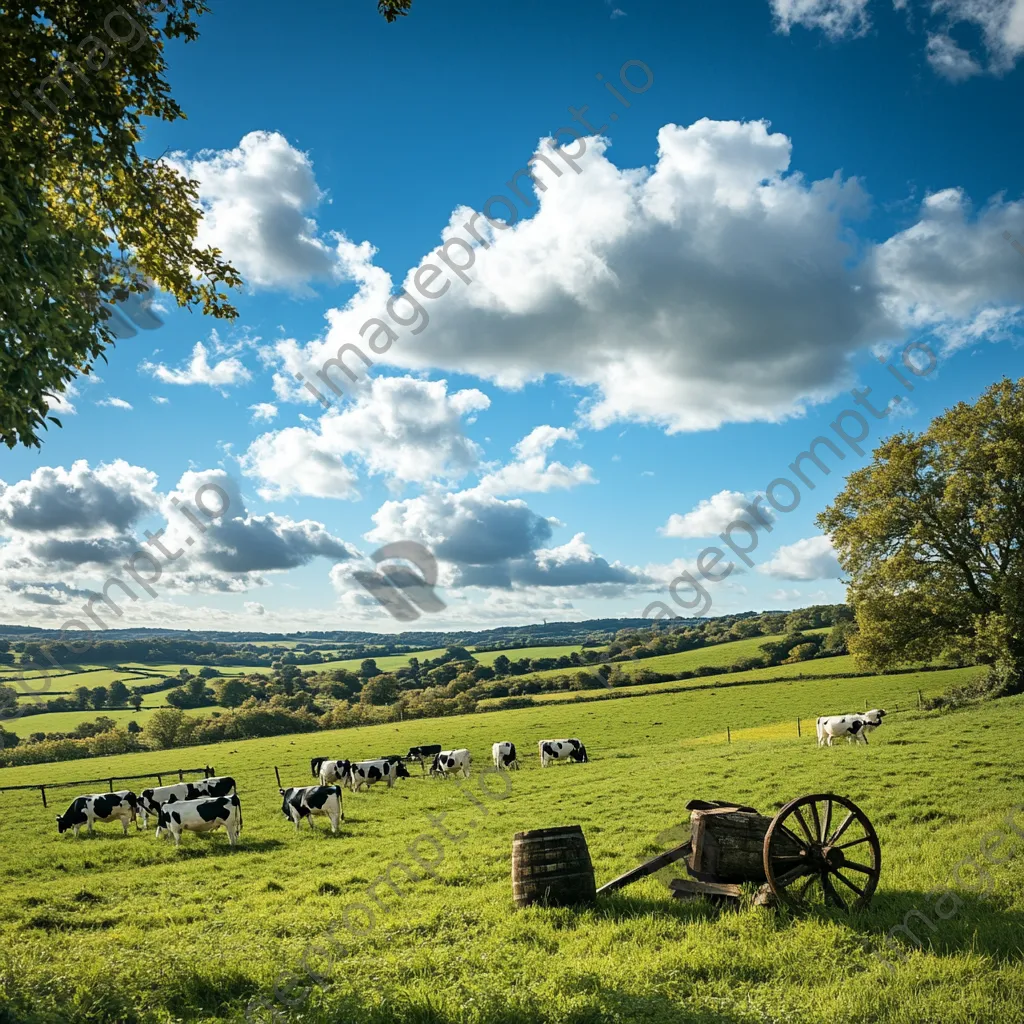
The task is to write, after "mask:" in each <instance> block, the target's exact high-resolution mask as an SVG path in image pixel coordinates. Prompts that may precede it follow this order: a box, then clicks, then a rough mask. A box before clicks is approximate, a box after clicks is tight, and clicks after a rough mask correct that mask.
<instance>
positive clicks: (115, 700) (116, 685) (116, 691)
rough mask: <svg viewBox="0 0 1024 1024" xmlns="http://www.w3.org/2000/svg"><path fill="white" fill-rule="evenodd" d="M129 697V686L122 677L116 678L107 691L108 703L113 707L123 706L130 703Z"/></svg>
mask: <svg viewBox="0 0 1024 1024" xmlns="http://www.w3.org/2000/svg"><path fill="white" fill-rule="evenodd" d="M128 697H129V694H128V687H127V686H125V685H124V683H122V682H121V680H120V679H115V680H114V681H113V682H112V683H111V684H110V689H109V690H108V691H107V704H108V705H109V706H110V707H112V708H123V707H124V706H125V705H126V704H127V703H128Z"/></svg>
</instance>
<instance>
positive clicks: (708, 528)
mask: <svg viewBox="0 0 1024 1024" xmlns="http://www.w3.org/2000/svg"><path fill="white" fill-rule="evenodd" d="M754 497H755V496H754V495H752V494H743V493H742V492H741V491H729V490H724V491H719V492H718V493H717V494H713V495H712V496H711V497H710V498H704V499H702V500H701V501H699V502H697V504H696V505H695V506H694V507H693V508H692V509H691V510H690V511H689V512H687V513H685V514H683V515H680V514H679V513H678V512H673V513H672V515H670V516H669V517H668V522H667V523H665V525H664V526H663V527H662V528H661V530H660V531H659V532H660V533H661V534H662V535H663V536H665V537H682V538H694V537H715V536H717V535H718V534H720V533H721V532H722V531H723V530H724V529H725V528H726V527H727V526H728V525H729V524H730V523H731V522H732V521H733V520H734V519H742V520H743V521H744V522H748V523H750V525H751V526H753V527H754V528H755V529H763V523H759V522H758V517H757V516H756V515H754V514H752V513H751V512H750V511H748V507H749V505H750V503H751V501H752V500H753V498H754ZM757 510H758V511H759V512H760V514H761V518H762V519H766V520H767V521H768V522H769V523H771V522H772V520H773V519H774V518H775V513H774V511H773V510H772V508H771V506H770V505H768V503H767V502H765V501H761V502H759V503H758V505H757Z"/></svg>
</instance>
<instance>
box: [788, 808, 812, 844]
mask: <svg viewBox="0 0 1024 1024" xmlns="http://www.w3.org/2000/svg"><path fill="white" fill-rule="evenodd" d="M793 817H794V818H796V820H797V821H799V822H800V827H801V828H802V829H803V830H804V835H806V836H807V839H808V840H809V841H810V842H811V843H813V842H814V841H815V837H814V836H812V835H811V830H810V829H809V828H808V827H807V822H806V821H804V816H803V815H802V814H801V813H800V808H799V807H794V808H793Z"/></svg>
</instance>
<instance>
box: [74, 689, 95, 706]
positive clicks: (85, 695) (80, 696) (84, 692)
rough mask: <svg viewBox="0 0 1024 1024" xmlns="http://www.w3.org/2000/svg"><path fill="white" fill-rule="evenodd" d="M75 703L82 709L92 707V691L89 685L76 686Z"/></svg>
mask: <svg viewBox="0 0 1024 1024" xmlns="http://www.w3.org/2000/svg"><path fill="white" fill-rule="evenodd" d="M75 703H76V704H77V705H78V706H79V708H80V709H81V710H82V711H87V710H88V709H89V708H90V707H92V691H91V690H90V689H89V687H88V686H78V687H76V688H75Z"/></svg>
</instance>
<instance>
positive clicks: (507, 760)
mask: <svg viewBox="0 0 1024 1024" xmlns="http://www.w3.org/2000/svg"><path fill="white" fill-rule="evenodd" d="M491 757H493V758H494V767H495V768H499V769H501V768H515V769H518V768H519V760H518V759H517V758H516V745H515V744H514V743H509V742H508V741H507V740H506V741H503V742H501V743H495V744H493V745H492V746H491Z"/></svg>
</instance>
